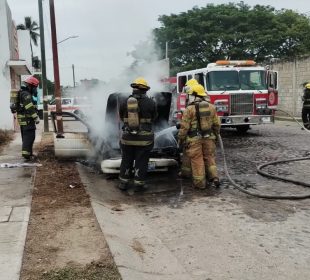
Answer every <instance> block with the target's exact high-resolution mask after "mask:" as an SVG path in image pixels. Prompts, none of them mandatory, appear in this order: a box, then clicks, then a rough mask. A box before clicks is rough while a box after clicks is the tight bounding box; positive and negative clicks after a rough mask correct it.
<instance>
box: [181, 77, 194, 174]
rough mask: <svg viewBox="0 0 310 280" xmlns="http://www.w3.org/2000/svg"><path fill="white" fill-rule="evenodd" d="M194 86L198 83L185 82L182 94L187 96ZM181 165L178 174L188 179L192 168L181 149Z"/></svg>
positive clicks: (184, 151) (192, 81)
mask: <svg viewBox="0 0 310 280" xmlns="http://www.w3.org/2000/svg"><path fill="white" fill-rule="evenodd" d="M194 85H198V82H197V80H196V79H190V80H188V81H187V82H186V84H185V87H184V89H183V92H185V93H187V94H189V93H190V92H192V87H193V86H194ZM188 96H189V95H187V98H186V104H188ZM182 150H183V151H182V159H181V161H182V163H181V171H180V173H179V176H181V177H184V178H190V177H191V176H192V168H191V160H190V158H189V157H188V156H187V154H186V150H185V148H184V147H183V149H182Z"/></svg>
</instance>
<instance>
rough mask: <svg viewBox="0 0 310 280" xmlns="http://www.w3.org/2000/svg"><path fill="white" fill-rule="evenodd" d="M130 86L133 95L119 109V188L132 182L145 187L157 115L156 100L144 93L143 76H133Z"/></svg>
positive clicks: (146, 87) (122, 188)
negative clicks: (153, 126) (120, 126)
mask: <svg viewBox="0 0 310 280" xmlns="http://www.w3.org/2000/svg"><path fill="white" fill-rule="evenodd" d="M130 86H131V87H132V88H133V92H132V95H130V96H129V97H128V98H127V100H126V102H124V103H123V104H121V105H120V109H119V116H120V119H121V120H122V122H123V128H122V130H123V131H122V136H121V140H120V146H121V151H122V162H121V166H120V174H119V179H120V184H119V188H120V189H121V190H127V189H128V188H129V187H130V186H131V185H132V183H133V187H134V188H135V189H136V190H144V189H146V184H145V180H146V176H147V170H148V162H149V158H150V152H151V150H152V149H153V146H154V132H153V128H152V124H153V122H154V120H155V119H156V117H157V110H156V104H155V102H154V101H153V100H152V99H151V98H149V97H147V96H146V92H147V91H148V90H149V89H150V87H149V86H148V83H147V81H146V80H145V79H144V78H142V77H140V78H137V79H135V80H134V82H133V83H132V84H131V85H130ZM132 179H133V182H131V180H132Z"/></svg>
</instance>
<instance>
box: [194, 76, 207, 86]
mask: <svg viewBox="0 0 310 280" xmlns="http://www.w3.org/2000/svg"><path fill="white" fill-rule="evenodd" d="M195 79H196V80H197V81H198V83H199V84H201V85H203V86H205V83H204V79H203V73H198V74H195Z"/></svg>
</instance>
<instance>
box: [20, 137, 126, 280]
mask: <svg viewBox="0 0 310 280" xmlns="http://www.w3.org/2000/svg"><path fill="white" fill-rule="evenodd" d="M38 160H39V162H40V163H41V164H42V166H41V167H38V168H37V170H36V177H35V180H34V190H33V197H32V205H31V214H30V220H29V225H28V231H27V239H26V245H25V251H24V257H23V265H22V271H21V278H20V279H21V280H39V279H40V280H42V279H43V280H58V279H59V280H60V279H61V280H82V279H85V280H90V279H91V280H96V279H111V280H114V279H115V280H116V279H121V277H120V274H119V272H118V270H117V267H116V265H115V263H114V260H113V257H112V255H111V252H110V250H109V247H108V245H107V243H106V241H105V238H104V235H103V233H102V231H101V230H100V227H99V225H98V223H97V220H96V217H95V215H94V213H93V210H92V207H91V204H90V199H89V196H88V194H87V193H86V191H85V188H84V185H83V184H82V182H81V180H80V177H79V174H78V171H77V168H76V164H75V163H74V162H68V161H65V162H61V161H58V160H57V159H56V158H55V157H54V147H53V139H52V135H43V138H42V141H41V144H40V147H39V155H38ZM70 185H72V186H74V188H71V187H68V186H70Z"/></svg>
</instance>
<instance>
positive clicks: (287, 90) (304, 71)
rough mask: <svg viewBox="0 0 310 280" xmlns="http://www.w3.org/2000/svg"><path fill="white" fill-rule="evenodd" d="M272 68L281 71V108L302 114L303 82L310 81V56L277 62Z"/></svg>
mask: <svg viewBox="0 0 310 280" xmlns="http://www.w3.org/2000/svg"><path fill="white" fill-rule="evenodd" d="M271 69H273V70H276V71H279V108H281V109H283V110H287V111H288V112H290V113H291V114H293V115H294V116H300V115H301V108H302V100H301V97H302V95H303V84H304V83H305V82H308V81H309V82H310V57H307V58H300V59H293V60H291V61H279V62H275V63H273V64H272V65H271Z"/></svg>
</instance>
